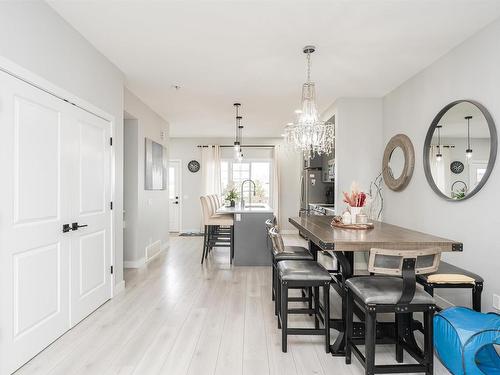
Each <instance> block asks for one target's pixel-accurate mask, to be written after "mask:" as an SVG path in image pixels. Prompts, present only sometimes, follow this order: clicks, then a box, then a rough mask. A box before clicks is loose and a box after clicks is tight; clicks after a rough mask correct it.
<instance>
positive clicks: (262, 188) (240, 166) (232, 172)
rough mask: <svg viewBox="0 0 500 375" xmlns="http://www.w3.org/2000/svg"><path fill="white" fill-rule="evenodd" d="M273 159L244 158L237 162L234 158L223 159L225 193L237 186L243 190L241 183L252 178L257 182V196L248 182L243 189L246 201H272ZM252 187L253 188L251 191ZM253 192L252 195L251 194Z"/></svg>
mask: <svg viewBox="0 0 500 375" xmlns="http://www.w3.org/2000/svg"><path fill="white" fill-rule="evenodd" d="M272 164H273V162H272V160H244V161H242V162H237V161H234V160H229V159H226V160H222V161H221V185H222V191H223V194H224V195H225V194H226V193H227V191H228V190H229V189H231V188H233V187H234V188H235V189H236V191H237V192H238V193H240V191H241V183H242V182H243V181H245V180H248V179H251V180H253V181H254V182H255V196H254V195H253V186H251V185H252V184H251V183H248V182H247V183H246V184H245V186H244V190H243V197H244V199H245V201H246V202H249V201H250V198H251V201H252V203H268V204H269V203H271V199H272V188H271V186H272V173H271V171H272ZM250 188H251V189H252V190H251V191H252V192H251V193H250ZM250 194H251V197H249V195H250Z"/></svg>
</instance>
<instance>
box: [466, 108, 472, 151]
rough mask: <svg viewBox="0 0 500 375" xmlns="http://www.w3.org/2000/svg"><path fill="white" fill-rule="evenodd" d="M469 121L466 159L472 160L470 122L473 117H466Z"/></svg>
mask: <svg viewBox="0 0 500 375" xmlns="http://www.w3.org/2000/svg"><path fill="white" fill-rule="evenodd" d="M465 119H466V120H467V150H465V157H466V158H467V159H470V158H472V148H471V147H470V120H471V119H472V116H465Z"/></svg>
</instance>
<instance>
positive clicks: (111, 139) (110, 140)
mask: <svg viewBox="0 0 500 375" xmlns="http://www.w3.org/2000/svg"><path fill="white" fill-rule="evenodd" d="M109 145H110V146H113V137H110V138H109Z"/></svg>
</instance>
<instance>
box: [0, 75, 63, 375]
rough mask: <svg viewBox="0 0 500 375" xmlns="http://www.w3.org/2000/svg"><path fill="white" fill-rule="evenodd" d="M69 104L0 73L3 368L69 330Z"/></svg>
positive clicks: (13, 365) (0, 357)
mask: <svg viewBox="0 0 500 375" xmlns="http://www.w3.org/2000/svg"><path fill="white" fill-rule="evenodd" d="M67 105H68V104H66V103H64V102H62V101H60V100H58V99H56V98H54V97H52V96H50V95H48V94H45V93H43V92H42V91H40V90H37V89H35V88H33V87H31V86H29V85H27V84H25V83H23V82H22V81H19V80H17V79H15V78H12V77H10V76H9V75H7V74H5V73H3V72H0V171H2V183H1V184H0V296H1V302H0V304H1V308H0V319H1V320H0V332H1V333H0V373H1V374H5V373H11V372H13V371H14V370H15V369H17V368H18V367H19V366H20V365H22V364H23V363H24V362H26V361H27V360H28V359H30V358H31V357H33V356H34V355H35V354H37V353H38V352H39V351H40V350H41V349H43V348H44V347H45V346H47V345H48V344H49V343H50V342H52V341H53V340H55V339H56V338H57V337H58V336H60V335H61V334H63V333H64V332H65V331H66V330H67V329H69V328H70V321H69V308H70V305H69V286H70V281H69V257H70V236H71V233H63V232H62V226H63V223H68V222H69V221H70V217H69V216H68V215H69V212H68V211H67V210H66V209H65V208H66V207H67V206H68V204H69V202H70V200H71V197H70V195H69V192H70V189H69V183H70V181H69V180H68V179H67V177H66V176H65V169H66V168H67V163H66V160H65V155H66V153H67V151H68V148H67V147H68V145H67V144H66V143H65V142H64V140H65V139H66V138H67V136H68V134H67V131H68V129H69V127H68V126H67V125H68V118H67V117H66V116H65V115H64V111H65V108H64V107H65V106H67Z"/></svg>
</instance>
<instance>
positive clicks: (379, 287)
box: [345, 248, 441, 375]
mask: <svg viewBox="0 0 500 375" xmlns="http://www.w3.org/2000/svg"><path fill="white" fill-rule="evenodd" d="M440 257H441V252H440V249H439V248H431V249H423V250H389V249H371V250H370V258H369V261H368V271H370V272H371V273H375V274H383V275H388V276H382V275H374V276H357V277H351V278H350V279H348V280H347V281H346V287H347V317H346V335H347V337H346V340H347V342H346V356H345V361H346V364H350V363H351V353H352V352H354V355H355V356H356V357H357V358H358V359H359V361H360V362H361V364H362V365H363V367H364V368H365V374H367V375H368V374H382V373H395V372H398V373H408V372H425V373H426V374H428V375H431V374H432V371H433V359H434V354H433V353H434V352H433V325H432V319H433V316H434V311H435V309H436V305H435V302H434V298H433V297H432V296H431V295H430V294H429V293H427V292H426V291H425V290H424V289H423V287H422V286H421V285H418V284H417V282H416V274H428V273H432V272H435V271H436V270H437V269H438V266H439V261H440ZM355 303H356V304H357V305H358V306H359V307H360V308H361V310H362V311H363V313H364V315H365V337H364V339H363V338H354V337H353V333H354V332H353V317H354V304H355ZM414 312H423V313H424V350H423V354H421V353H420V350H419V349H418V348H415V347H413V344H414V342H413V341H412V340H411V339H410V338H408V335H409V334H411V335H412V334H413V333H412V332H409V330H408V329H405V327H404V326H403V325H402V319H401V314H406V317H408V315H409V314H410V315H411V313H414ZM378 313H395V316H396V320H395V332H396V339H395V344H396V361H397V362H398V363H402V362H403V349H404V350H406V351H407V352H408V353H409V354H410V355H411V356H412V357H413V358H414V359H415V360H416V361H417V362H418V364H393V365H375V345H376V339H377V338H376V336H377V334H376V333H377V322H376V319H377V314H378ZM411 337H413V336H411ZM407 338H408V339H407ZM357 344H361V345H362V344H364V345H365V355H364V356H363V354H362V353H361V351H360V350H359V349H358V348H357V346H356V345H357ZM415 349H418V350H415Z"/></svg>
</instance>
